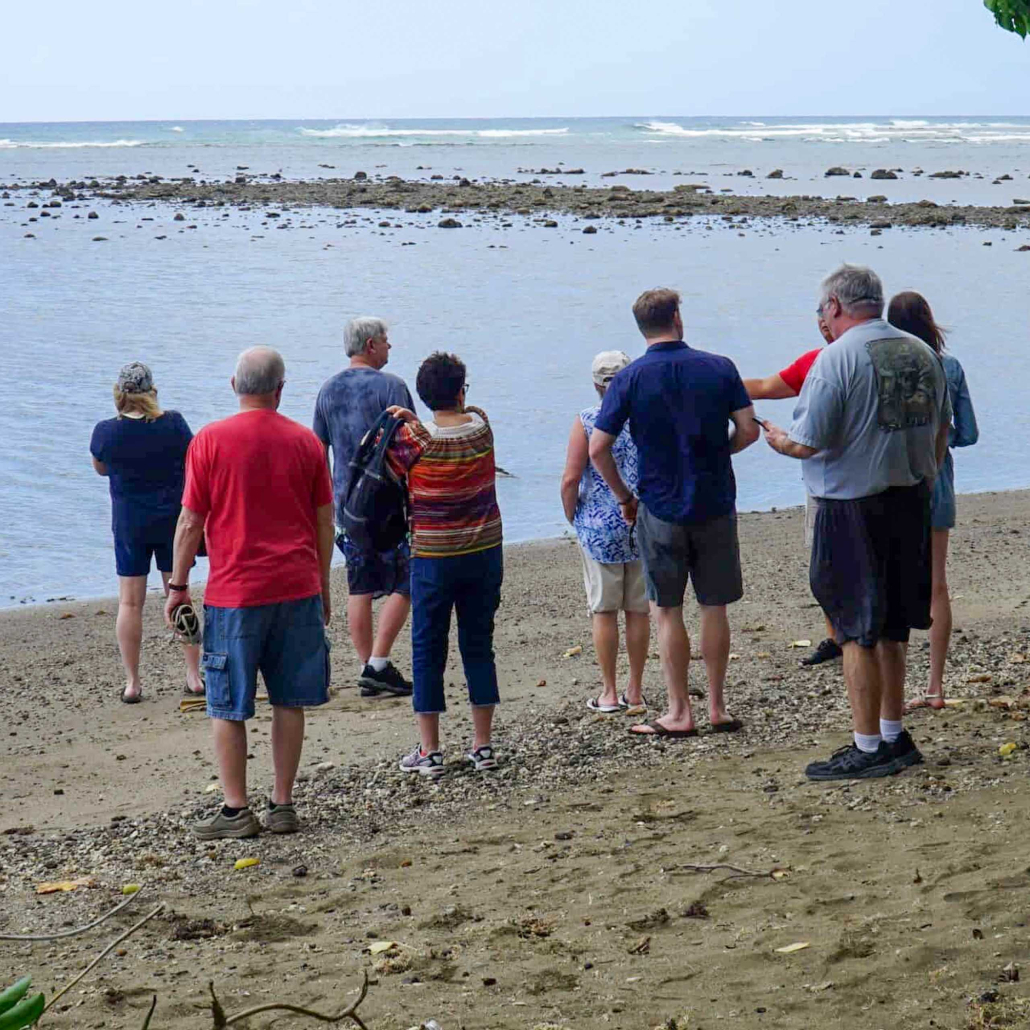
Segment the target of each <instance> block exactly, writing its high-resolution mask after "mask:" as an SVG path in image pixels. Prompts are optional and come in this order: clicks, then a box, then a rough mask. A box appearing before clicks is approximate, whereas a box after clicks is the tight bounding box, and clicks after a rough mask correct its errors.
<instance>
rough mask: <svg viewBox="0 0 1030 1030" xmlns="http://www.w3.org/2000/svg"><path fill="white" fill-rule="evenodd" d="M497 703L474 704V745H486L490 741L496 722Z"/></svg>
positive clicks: (474, 746)
mask: <svg viewBox="0 0 1030 1030" xmlns="http://www.w3.org/2000/svg"><path fill="white" fill-rule="evenodd" d="M495 707H496V706H495V705H473V706H472V747H473V749H475V748H477V747H484V746H485V745H486V744H489V743H490V733H491V731H492V729H493V724H494V708H495Z"/></svg>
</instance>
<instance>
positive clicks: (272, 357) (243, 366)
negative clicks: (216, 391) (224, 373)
mask: <svg viewBox="0 0 1030 1030" xmlns="http://www.w3.org/2000/svg"><path fill="white" fill-rule="evenodd" d="M285 378H286V363H285V362H284V361H283V357H282V355H281V354H280V353H279V352H278V351H277V350H273V348H271V347H251V348H250V350H245V351H244V352H243V353H242V354H241V355H240V356H239V357H238V358H237V359H236V376H235V380H234V384H235V388H236V393H237V394H238V395H239V396H241V397H249V396H262V395H266V394H270V393H275V391H276V390H278V389H279V387H280V386H281V385H282V383H283V381H284V380H285Z"/></svg>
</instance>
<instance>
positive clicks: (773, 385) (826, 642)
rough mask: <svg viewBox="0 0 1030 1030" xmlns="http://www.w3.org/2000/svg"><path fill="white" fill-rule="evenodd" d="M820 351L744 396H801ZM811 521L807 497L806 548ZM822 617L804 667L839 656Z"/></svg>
mask: <svg viewBox="0 0 1030 1030" xmlns="http://www.w3.org/2000/svg"><path fill="white" fill-rule="evenodd" d="M818 318H819V332H820V333H821V334H822V338H823V339H824V340H825V341H826V342H827V343H833V337H832V336H830V330H829V329H828V328H827V327H826V323H825V322H824V321H823V319H822V315H818ZM822 352H823V349H822V347H816V348H815V349H814V350H810V351H805V353H804V354H802V355H801V357H800V358H797V359H795V360H794V361H792V362H791V363H790V364H789V365H788V366H787V367H786V368H785V369H783V370H782V371H780V372H774V373H773V374H772V375H771V376H766V377H765V378H764V379H745V380H744V389H745V390H747V393H748V396H749V397H750V398H751V399H752V400H753V401H781V400H786V399H787V398H788V397H797V396H798V395H799V394H800V393H801V387H802V386H804V385H805V379H806V378H807V376H808V373H809V371H810V370H811V368H812V366H813V365H814V364H815V359H816V358H818V357H819V355H820V354H822ZM814 521H815V505H814V502H813V501H812V498H811V497H809V498H808V499H807V502H806V504H805V543H806V544H807V545H808V546H809V548H811V543H812V527H813V525H814ZM823 618H824V620H825V622H826V637H825V638H824V639H823V640H822V641H821V642H820V643H819V644H817V645H816V647H815V649H814V650H813V651H812V653H811V654H810V655H808V656H807V657H805V658H802V659H801V664H802V665H804V666H807V667H811V666H814V665H822V663H823V662H830V661H833V660H834V659H835V658H840V657H841V654H842V651H841V649H840V646H839V645H838V644H837V641H836V640H835V639H834V633H833V626H832V624H831V623H830V620H829V619H828V618H826V615H825V613H824V615H823Z"/></svg>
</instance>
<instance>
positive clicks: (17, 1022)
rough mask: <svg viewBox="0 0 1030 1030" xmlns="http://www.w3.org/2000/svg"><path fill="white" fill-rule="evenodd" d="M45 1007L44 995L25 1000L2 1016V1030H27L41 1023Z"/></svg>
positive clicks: (0, 1025) (0, 1027)
mask: <svg viewBox="0 0 1030 1030" xmlns="http://www.w3.org/2000/svg"><path fill="white" fill-rule="evenodd" d="M45 1007H46V1003H45V1001H44V999H43V995H42V994H37V995H35V996H34V997H32V998H25V999H23V1000H22V1001H20V1002H18V1004H17V1005H15V1006H14V1008H13V1009H8V1010H7V1011H6V1012H4V1013H3V1014H2V1015H0V1030H25V1028H26V1027H30V1026H32V1025H34V1024H35V1023H36V1022H38V1021H39V1017H40V1016H41V1015H43V1009H44V1008H45Z"/></svg>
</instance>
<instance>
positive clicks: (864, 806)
mask: <svg viewBox="0 0 1030 1030" xmlns="http://www.w3.org/2000/svg"><path fill="white" fill-rule="evenodd" d="M1028 534H1030V492H1013V493H997V494H981V495H975V496H966V497H962V498H960V500H959V528H958V530H957V531H956V532H954V533H953V535H952V561H951V566H950V576H951V588H952V595H953V599H954V606H955V625H956V633H955V637H954V642H953V648H952V657H951V664H950V666H949V673H948V677H947V681H946V682H947V688H948V692H949V695H950V696H952V697H955V698H957V699H962V703H961V704H960V705H957V706H955V707H953V708H949V709H948V710H947V711H946V712H944V713H941V714H932V713H928V712H921V713H918V714H916V715H915V716H913V717H911V718H910V720H909V726H910V728H911V730H912V732H913V735H914V737H915V738H916V740H917V742H918V744H919V746H920V747H921V748H922V749H923V751H924V753H925V755H926V764H925V765H923V766H921V767H918V768H916V769H914V770H911V771H909V772H907V773H905V774H903V775H900V776H897V777H893V778H890V779H888V780H882V781H867V782H859V783H853V784H847V783H832V784H826V785H819V784H812V783H808V782H806V781H805V780H804V777H803V775H802V770H803V768H804V765H805V763H806V762H807V761H810V760H811V759H813V758H815V757H825V755H826V754H827V753H828V752H829V750H830V749H832V748H833V747H836V746H838V745H839V744H841V743H843V742H844V741H845V740H846V739H847V731H848V728H849V721H848V714H847V704H846V700H845V698H844V693H843V684H842V680H841V671H840V666H839V664H835V665H832V666H830V667H829V668H827V667H825V666H823V667H820V668H819V669H817V670H815V671H805V670H801V669H799V667H798V664H797V660H798V657H799V656H800V655H801V654H802V653H803V650H802V649H799V648H797V647H792V646H791V645H792V644H793V643H794V642H796V641H800V640H806V639H807V640H812V641H815V640H817V639H819V637H820V635H821V618H820V615H819V612H818V610H817V609H816V608H815V606H814V604H813V602H812V598H811V596H810V594H809V592H808V588H807V569H806V560H805V555H804V551H803V544H802V517H801V512H800V510H798V509H792V510H789V511H780V512H773V513H767V514H755V515H752V514H747V515H743V516H742V517H741V546H742V555H743V561H744V573H745V582H746V597H745V600H744V601H743V602H741V603H740V604H738V605H736V606H735V607H734V608H733V609H732V611H731V621H732V625H733V630H734V642H733V660H732V662H731V668H730V675H729V681H728V682H729V686H728V691H727V694H728V699H729V704H730V707H731V711H732V712H733V713H734V714H735V715H737V716H738V717H740V718H742V719H743V720H744V722H745V730H744V732H743V733H741V734H739V735H736V736H732V737H731V736H725V735H720V736H718V737H713V736H707V735H702V736H701V737H700V738H699V739H696V740H692V741H686V742H668V743H666V742H654V741H635V740H631V739H630V738H628V736H627V735H626V732H625V727H626V723H627V721H626V719H625V718H623V717H612V718H602V717H597V716H595V715H593V714H591V713H590V712H588V711H587V709H586V708H585V706H584V701H585V699H586V698H587V697H588V696H589V695H590V693H591V691H592V690H593V689H594V688H595V686H596V683H597V668H596V664H595V662H594V659H593V654H592V647H591V645H590V637H589V623H588V619H587V616H586V613H585V610H584V603H583V598H582V584H581V580H580V569H579V561H578V556H577V554H576V550H575V545H574V544H573V543H572V542H571V541H570V540H565V541H553V542H545V543H540V544H533V545H522V546H518V547H513V548H509V549H508V551H507V552H506V562H507V574H506V583H505V589H504V602H503V607H502V610H501V612H500V614H499V620H498V629H497V651H498V661H499V671H500V674H501V692H502V698H503V701H504V703H503V705H502V708H501V709H500V712H499V716H498V719H499V732H498V735H497V742H498V745H499V747H500V748H501V749H502V750H501V754H502V756H503V765H502V767H501V769H499V770H498V772H497V773H496V774H494V775H491V776H481V775H476V774H473V773H471V772H469V771H467V770H466V769H465V768H464V767H463V766H462V765H461V763H460V757H461V753H462V752H461V748H462V747H463V745H464V744H465V742H466V741H465V738H466V737H467V736H468V732H469V720H468V716H467V711H466V707H465V705H464V703H463V699H462V695H463V684H462V679H461V673H460V669H459V668H456V667H454V666H452V668H451V674H450V675H449V677H448V679H449V688H448V700H449V703H450V705H451V711H450V713H449V715H448V716H447V717H446V719H445V723H444V736H445V742H446V745H447V759H448V762H449V763H451V764H452V769H451V772H450V774H449V775H448V776H446V777H444V778H443V779H442V780H441V781H439V782H437V783H426V782H423V781H422V780H421V779H420V778H418V777H415V778H405V777H404V775H403V774H402V773H401V772H400V771H398V770H397V767H396V760H397V758H398V757H399V755H400V754H401V753H402V751H403V750H404V749H405V748H410V746H411V744H412V741H413V739H414V729H413V720H412V717H411V712H410V707H409V705H408V704H406V703H405V702H403V701H398V700H381V699H377V700H371V701H370V700H364V699H361V698H360V697H359V696H358V692H357V690H356V689H355V688H354V678H355V671H356V670H355V661H354V659H353V657H352V656H351V655H350V649H349V644H348V642H347V636H346V629H345V626H344V624H343V621H342V619H341V618H339V617H337V619H336V620H335V621H334V623H333V625H332V627H331V636H332V639H333V642H334V645H335V648H334V675H333V686H334V696H333V699H332V701H331V703H330V704H329V705H327V706H326V707H324V708H322V709H319V710H317V711H315V712H312V713H311V715H310V719H309V723H308V742H307V746H306V751H305V756H304V760H303V765H302V770H303V772H302V779H303V782H302V783H301V784H300V786H299V790H298V798H297V800H298V805H299V809H300V813H301V816H302V818H303V820H304V822H305V829H304V832H303V833H302V834H300V835H298V836H296V837H293V838H276V839H273V838H271V837H270V836H268V835H264V836H262V837H261V838H258V839H256V840H252V841H239V842H233V841H227V842H218V843H215V844H201V843H199V842H197V841H195V840H194V839H193V838H192V836H191V835H190V833H189V825H190V823H191V821H192V820H193V818H194V817H195V816H196V815H197V814H198V813H202V812H206V811H208V810H210V809H212V808H213V807H214V806H215V805H216V804H217V803H218V800H219V794H218V792H217V789H214V790H212V789H211V786H212V784H213V783H214V782H215V780H214V768H213V762H212V755H211V752H210V748H209V742H208V733H207V725H206V719H205V717H204V716H203V714H200V713H191V714H181V713H180V711H179V700H180V698H181V695H182V680H183V674H182V668H181V665H180V662H179V657H178V654H177V648H176V647H175V646H174V645H172V644H171V643H169V642H168V639H167V633H166V631H165V630H164V629H163V627H162V625H161V622H160V617H159V616H160V604H159V603H158V601H157V598H156V597H155V598H154V599H153V601H152V602H151V604H150V605H149V608H148V614H147V618H146V630H145V641H144V662H143V682H144V693H145V695H146V699H147V700H146V703H144V704H142V705H140V706H137V707H126V706H124V705H121V704H119V702H118V693H119V689H120V667H119V661H118V654H117V649H116V646H115V642H114V634H113V622H114V608H115V605H114V602H113V601H110V600H107V601H94V602H81V603H74V604H68V605H51V606H47V607H37V608H32V609H22V610H16V611H9V612H4V613H2V614H0V660H2V667H3V669H4V679H3V682H4V700H5V702H6V704H7V711H8V717H7V720H6V724H7V732H6V733H5V735H4V746H3V752H2V754H3V768H4V791H3V802H2V804H0V934H47V933H54V932H59V931H62V930H65V929H68V928H70V927H75V926H79V925H82V924H84V923H87V922H89V921H90V920H92V919H94V918H96V917H97V916H99V915H101V914H103V913H104V912H106V911H107V910H108V909H110V908H112V907H114V905H116V904H117V903H118V902H120V901H121V900H122V899H123V895H122V888H123V887H124V886H125V885H127V884H143V885H144V890H143V892H142V894H141V896H140V897H139V899H138V900H136V901H135V902H134V903H133V904H132V905H131V906H130V907H129V908H128V909H127V910H125V911H123V912H121V913H119V914H118V915H117V916H115V917H114V918H113V919H111V920H109V921H108V922H106V923H104V924H103V925H102V926H100V927H97V928H96V929H93V930H91V931H89V932H87V933H85V934H82V935H79V936H75V937H71V938H67V939H64V940H56V941H51V942H38V943H32V942H17V941H0V966H2V968H3V969H4V970H5V972H6V973H7V974H8V975H7V976H6V980H7V981H10V980H13V979H14V978H15V976H16V975H17V974H21V973H26V972H31V973H32V974H33V976H34V978H35V981H36V983H37V984H38V985H39V987H40V988H41V989H43V990H45V991H46V992H47V994H48V996H49V995H50V994H52V993H53V992H54V991H55V990H56V989H58V988H60V987H61V986H62V985H63V984H64V983H66V982H67V981H68V980H69V979H71V977H72V976H74V975H75V974H76V973H78V972H79V971H81V969H82V968H83V967H85V965H86V964H87V963H88V962H89V961H90V960H91V959H92V958H93V957H94V956H95V955H96V954H97V953H99V951H100V950H101V948H102V947H103V946H104V945H105V944H107V943H108V942H109V941H111V940H113V939H114V938H115V937H116V936H117V935H118V934H119V933H120V932H122V931H124V930H126V929H128V928H129V927H130V926H131V925H132V923H133V922H134V921H135V920H137V919H139V918H142V916H143V915H145V914H146V913H147V912H149V911H150V910H151V909H152V908H153V907H154V906H155V905H157V904H158V903H159V902H164V904H165V906H166V907H165V909H164V910H163V911H162V912H161V913H159V914H158V916H157V917H155V918H154V919H152V920H151V921H150V922H149V923H147V925H146V926H144V927H143V928H142V929H141V930H139V931H137V932H136V933H135V934H133V935H132V936H131V937H130V938H129V939H128V940H127V941H125V942H124V943H123V944H122V945H121V947H120V948H119V949H118V950H117V951H115V952H114V953H112V954H111V955H110V956H108V957H107V958H106V959H105V960H104V961H103V962H102V963H101V964H100V965H99V966H98V967H97V969H96V970H95V971H94V972H92V973H90V974H89V975H88V976H87V977H86V978H85V979H84V980H83V981H82V982H81V983H80V984H79V985H77V986H76V987H75V988H74V989H73V990H72V991H71V992H69V993H68V994H67V995H65V996H64V997H63V998H62V999H61V1000H60V1001H59V1002H58V1003H57V1006H56V1007H55V1009H54V1010H52V1013H51V1014H49V1015H48V1017H47V1025H48V1026H53V1027H55V1028H56V1027H76V1028H79V1027H96V1028H99V1027H104V1028H120V1027H125V1028H133V1030H135V1028H138V1027H140V1026H141V1025H142V1023H143V1019H144V1016H145V1013H146V1010H147V1008H148V1007H149V1005H150V1001H151V997H152V996H154V995H156V996H157V999H158V1004H157V1010H156V1013H155V1015H154V1018H153V1022H152V1024H151V1027H152V1030H162V1028H165V1027H172V1026H175V1027H177V1028H183V1030H200V1028H208V1027H211V1026H212V1015H211V1010H210V999H209V995H208V994H207V983H208V981H209V980H213V981H214V982H215V984H216V989H217V991H218V994H219V997H220V999H221V1001H222V1004H223V1005H224V1007H225V1010H226V1012H227V1014H229V1015H232V1014H233V1013H235V1012H237V1011H239V1010H241V1009H245V1008H247V1007H249V1006H252V1005H258V1004H262V1003H268V1002H274V1001H288V1002H291V1003H293V1004H300V1005H306V1006H309V1007H312V1008H314V1009H317V1010H319V1011H322V1012H333V1011H337V1012H338V1011H339V1010H340V1009H342V1008H344V1007H345V1006H346V1005H347V1004H349V1003H350V1002H352V1001H354V1000H355V998H356V993H355V992H356V990H357V988H358V987H359V986H360V983H361V978H362V973H363V971H367V973H368V975H369V978H370V987H369V993H368V997H367V998H366V999H365V1000H364V1002H363V1003H362V1005H361V1007H360V1009H359V1014H360V1016H361V1017H362V1019H363V1020H364V1021H365V1022H366V1024H367V1025H368V1026H369V1027H373V1028H376V1030H387V1028H390V1030H392V1028H399V1030H404V1028H407V1027H412V1026H418V1025H419V1024H420V1023H421V1022H423V1021H425V1020H427V1019H429V1018H434V1019H436V1020H437V1021H438V1023H439V1025H440V1026H441V1027H442V1028H443V1030H456V1028H459V1027H465V1028H469V1030H473V1028H488V1027H512V1028H515V1027H519V1028H523V1027H525V1028H539V1030H542V1028H544V1027H547V1028H568V1030H578V1028H586V1027H596V1026H611V1027H619V1028H622V1027H625V1028H627V1030H628V1028H641V1027H654V1026H666V1027H670V1028H671V1027H678V1028H680V1030H700V1028H711V1027H713V1026H717V1025H719V1026H727V1027H734V1028H738V1027H739V1028H751V1027H763V1028H770V1027H777V1028H790V1030H801V1028H808V1027H813V1026H820V1027H829V1028H837V1027H840V1028H844V1027H848V1028H851V1027H855V1026H861V1027H873V1028H876V1027H882V1028H900V1027H905V1028H907V1027H928V1028H929V1027H938V1028H939V1027H946V1028H951V1030H957V1028H964V1027H970V1028H983V1027H1010V1026H1011V1027H1017V1026H1026V1025H1027V1021H1028V1019H1030V992H1028V991H1027V987H1026V984H1025V983H1024V982H1023V981H1022V980H1019V979H1018V977H1019V973H1018V967H1019V966H1020V965H1023V966H1024V967H1025V966H1026V963H1027V961H1028V950H1030V928H1028V926H1027V918H1028V916H1027V911H1026V906H1025V905H1024V901H1025V898H1026V897H1027V894H1026V892H1027V889H1028V888H1030V870H1028V867H1027V858H1026V831H1027V822H1028V816H1030V802H1028V794H1027V790H1026V776H1027V762H1028V759H1027V746H1028V744H1030V734H1028V733H1027V730H1026V723H1025V718H1026V712H1027V710H1028V709H1030V697H1028V696H1027V694H1026V691H1027V689H1028V688H1030V675H1028V671H1030V653H1028V652H1030V613H1028V612H1027V611H1025V607H1026V605H1027V603H1028V600H1030V563H1028V561H1027V557H1026V538H1027V535H1028ZM344 591H345V586H344V583H343V581H342V579H340V578H337V598H336V606H337V611H338V612H342V611H343V609H344V603H343V602H344ZM691 621H692V624H693V625H694V627H695V628H696V616H695V617H693V618H692V620H691ZM924 643H925V635H922V634H920V635H918V636H917V638H916V639H914V641H913V644H912V649H911V654H912V660H911V663H910V677H909V689H910V693H915V692H917V691H918V690H919V689H921V687H922V686H923V684H924V682H925V676H926V649H925V646H924ZM575 646H582V648H583V650H582V653H581V654H578V655H575V656H573V657H570V658H564V657H563V655H564V654H565V652H566V651H568V650H569V649H571V648H573V647H575ZM654 647H656V644H655V642H654V639H653V638H652V648H654ZM452 650H453V649H452ZM397 658H398V662H399V664H400V666H401V667H402V668H405V669H410V657H409V652H408V647H407V644H406V643H405V644H404V645H403V646H402V647H400V649H399V652H398V655H397ZM691 681H692V685H693V686H694V687H696V688H698V689H703V687H704V675H703V668H702V666H701V665H700V663H695V665H694V666H693V667H692V669H691ZM646 693H647V695H648V697H649V698H650V699H651V701H652V703H653V704H654V705H656V706H659V705H660V703H661V699H662V694H663V691H662V689H661V685H660V673H659V669H658V663H657V661H656V660H655V661H653V662H652V663H650V665H649V668H648V673H647V680H646ZM695 703H697V704H699V705H701V713H702V719H701V725H702V727H703V728H704V727H706V725H707V719H706V718H705V717H704V707H703V705H704V703H703V702H702V701H698V702H695ZM269 722H270V717H269V713H268V712H267V709H266V710H265V711H264V712H262V711H261V710H260V709H259V715H258V718H257V719H255V720H254V722H253V723H252V724H251V731H252V732H251V745H252V746H251V752H252V755H253V762H252V765H251V787H252V793H253V803H254V804H255V805H256V806H261V805H263V804H264V799H265V796H266V791H267V789H268V785H269V783H270V754H269V743H268V727H269ZM1007 743H1013V744H1015V745H1016V749H1015V751H1014V752H1013V754H1012V755H1011V756H1010V757H1009V758H1007V759H1003V758H1002V757H1000V756H999V747H1001V746H1002V745H1004V744H1007ZM244 857H252V858H258V859H260V864H258V865H255V866H252V867H251V868H248V869H245V870H240V871H237V870H236V869H235V868H234V863H235V862H236V860H237V859H240V858H244ZM710 866H716V867H720V866H722V867H724V868H715V869H706V868H701V869H698V868H696V867H710ZM725 867H734V868H725ZM740 870H743V871H745V872H746V874H745V873H741V872H739V871H740ZM79 878H82V879H86V880H88V884H87V885H84V886H82V887H79V888H78V889H76V890H74V891H70V892H66V893H65V892H58V893H53V894H46V895H37V894H36V888H37V886H38V885H39V884H40V883H43V882H44V881H58V880H75V879H79ZM380 942H386V943H389V942H392V946H390V947H388V948H387V947H385V946H384V945H383V943H380ZM791 945H804V947H796V948H795V949H794V950H793V951H784V950H783V949H785V948H788V947H789V946H791ZM248 1025H250V1026H253V1027H271V1026H273V1025H274V1026H276V1027H300V1026H310V1025H315V1024H313V1023H312V1022H311V1021H310V1020H306V1019H303V1018H301V1017H299V1016H281V1018H280V1017H277V1016H276V1014H274V1013H270V1014H264V1015H261V1016H256V1017H253V1018H252V1019H251V1020H249V1021H248ZM341 1025H345V1024H341Z"/></svg>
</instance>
